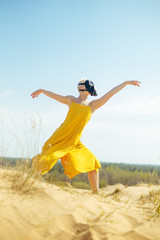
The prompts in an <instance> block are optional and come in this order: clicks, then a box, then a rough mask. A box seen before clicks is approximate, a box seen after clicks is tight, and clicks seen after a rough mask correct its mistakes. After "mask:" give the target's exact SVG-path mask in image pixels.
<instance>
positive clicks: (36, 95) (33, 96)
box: [31, 89, 42, 98]
mask: <svg viewBox="0 0 160 240" xmlns="http://www.w3.org/2000/svg"><path fill="white" fill-rule="evenodd" d="M40 93H42V89H39V90H37V91H35V92H33V93H32V94H31V96H32V98H36V97H38V96H39V94H40Z"/></svg>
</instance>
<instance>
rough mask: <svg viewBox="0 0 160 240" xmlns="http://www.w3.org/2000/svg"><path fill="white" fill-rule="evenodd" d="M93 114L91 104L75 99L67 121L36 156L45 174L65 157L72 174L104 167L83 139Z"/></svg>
mask: <svg viewBox="0 0 160 240" xmlns="http://www.w3.org/2000/svg"><path fill="white" fill-rule="evenodd" d="M90 118H91V107H90V106H85V105H81V104H78V103H75V102H72V103H71V105H70V108H69V111H68V114H67V116H66V119H65V121H64V122H63V123H62V124H61V125H60V127H59V128H58V129H57V130H56V131H55V132H54V133H53V135H52V136H51V137H50V138H49V139H48V140H47V141H46V143H45V144H44V146H43V148H42V152H41V153H40V154H38V155H37V156H35V157H34V158H33V159H32V162H33V165H34V167H35V168H36V170H37V171H39V172H40V173H41V174H45V173H47V172H48V171H49V170H50V169H51V168H52V167H53V166H54V165H55V163H56V162H57V161H58V159H61V162H62V165H63V167H64V169H65V172H64V173H65V174H67V176H68V177H69V178H73V177H74V176H75V175H77V174H79V173H83V172H89V171H92V170H97V171H98V169H99V168H100V167H101V165H100V163H99V161H98V160H97V158H96V157H95V156H94V155H93V153H92V152H91V151H89V150H88V149H87V148H86V147H85V146H84V145H83V144H82V143H81V142H80V138H81V135H82V131H83V129H84V127H85V125H86V124H87V123H88V121H89V119H90Z"/></svg>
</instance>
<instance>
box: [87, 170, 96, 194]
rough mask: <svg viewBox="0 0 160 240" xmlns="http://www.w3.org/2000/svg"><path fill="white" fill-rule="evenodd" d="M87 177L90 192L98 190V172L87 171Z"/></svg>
mask: <svg viewBox="0 0 160 240" xmlns="http://www.w3.org/2000/svg"><path fill="white" fill-rule="evenodd" d="M88 179H89V182H90V184H91V188H92V193H98V192H99V172H97V171H96V170H93V171H91V172H89V173H88Z"/></svg>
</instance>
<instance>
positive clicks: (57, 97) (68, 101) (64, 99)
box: [31, 89, 74, 106]
mask: <svg viewBox="0 0 160 240" xmlns="http://www.w3.org/2000/svg"><path fill="white" fill-rule="evenodd" d="M41 93H43V94H45V95H46V96H48V97H50V98H53V99H55V100H57V101H58V102H61V103H64V104H66V105H68V106H70V104H71V102H72V101H73V99H74V97H73V96H62V95H59V94H56V93H54V92H51V91H46V90H44V89H39V90H36V91H35V92H33V93H32V94H31V96H32V98H36V97H38V96H39V94H41Z"/></svg>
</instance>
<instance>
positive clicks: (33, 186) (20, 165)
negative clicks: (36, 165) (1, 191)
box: [1, 159, 42, 194]
mask: <svg viewBox="0 0 160 240" xmlns="http://www.w3.org/2000/svg"><path fill="white" fill-rule="evenodd" d="M30 165H31V164H30V161H29V160H28V159H27V160H22V161H19V162H17V164H16V166H15V167H14V168H12V169H11V168H10V167H9V166H7V167H6V166H5V167H3V170H4V171H2V173H1V178H3V179H5V180H7V181H8V182H9V183H10V184H9V186H10V189H11V190H13V191H15V192H17V193H20V194H33V193H34V192H35V191H38V190H39V189H40V188H41V187H40V184H39V183H40V181H41V179H42V177H41V176H40V175H39V174H38V173H37V172H35V171H34V169H32V168H31V166H30Z"/></svg>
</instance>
